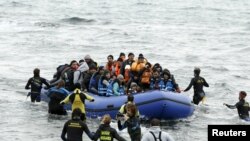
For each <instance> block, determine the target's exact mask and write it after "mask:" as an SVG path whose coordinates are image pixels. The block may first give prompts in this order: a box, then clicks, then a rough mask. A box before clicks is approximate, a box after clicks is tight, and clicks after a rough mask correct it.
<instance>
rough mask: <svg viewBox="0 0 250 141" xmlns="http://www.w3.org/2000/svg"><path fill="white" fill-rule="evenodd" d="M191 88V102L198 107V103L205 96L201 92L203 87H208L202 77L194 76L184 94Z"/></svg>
mask: <svg viewBox="0 0 250 141" xmlns="http://www.w3.org/2000/svg"><path fill="white" fill-rule="evenodd" d="M192 86H193V88H194V96H193V102H194V104H197V105H198V104H199V102H200V101H201V100H202V98H203V97H204V96H205V92H204V91H203V86H205V87H209V85H208V83H207V82H206V80H205V79H204V78H203V77H200V76H196V77H194V78H192V79H191V82H190V84H189V86H188V87H187V88H186V89H185V90H184V92H186V91H188V90H189V89H191V87H192Z"/></svg>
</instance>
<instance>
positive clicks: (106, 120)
mask: <svg viewBox="0 0 250 141" xmlns="http://www.w3.org/2000/svg"><path fill="white" fill-rule="evenodd" d="M102 122H103V123H104V124H110V122H111V117H110V115H109V114H105V115H104V116H103V117H102Z"/></svg>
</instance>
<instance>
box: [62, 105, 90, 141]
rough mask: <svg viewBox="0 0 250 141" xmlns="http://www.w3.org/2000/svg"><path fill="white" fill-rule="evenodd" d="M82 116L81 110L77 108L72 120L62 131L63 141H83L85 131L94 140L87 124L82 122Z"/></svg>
mask: <svg viewBox="0 0 250 141" xmlns="http://www.w3.org/2000/svg"><path fill="white" fill-rule="evenodd" d="M81 114H82V112H81V109H79V108H76V109H74V110H73V112H72V119H71V120H68V121H67V122H66V123H65V124H64V127H63V130H62V134H61V138H62V140H63V141H82V134H83V131H84V132H85V133H86V134H87V135H88V137H89V138H90V139H91V140H92V139H93V136H94V135H93V134H92V133H91V132H90V131H89V128H88V126H87V124H86V123H84V122H83V121H82V120H81ZM66 134H67V137H66Z"/></svg>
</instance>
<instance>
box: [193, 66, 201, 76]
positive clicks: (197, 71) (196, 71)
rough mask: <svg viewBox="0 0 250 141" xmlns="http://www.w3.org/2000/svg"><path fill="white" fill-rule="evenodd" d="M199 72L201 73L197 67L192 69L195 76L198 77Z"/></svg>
mask: <svg viewBox="0 0 250 141" xmlns="http://www.w3.org/2000/svg"><path fill="white" fill-rule="evenodd" d="M200 72H201V69H200V68H198V67H195V68H194V74H196V75H198V76H199V75H200Z"/></svg>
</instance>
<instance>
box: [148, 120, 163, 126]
mask: <svg viewBox="0 0 250 141" xmlns="http://www.w3.org/2000/svg"><path fill="white" fill-rule="evenodd" d="M160 123H161V121H160V120H159V119H157V118H153V119H152V120H151V122H150V124H151V126H160Z"/></svg>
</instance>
